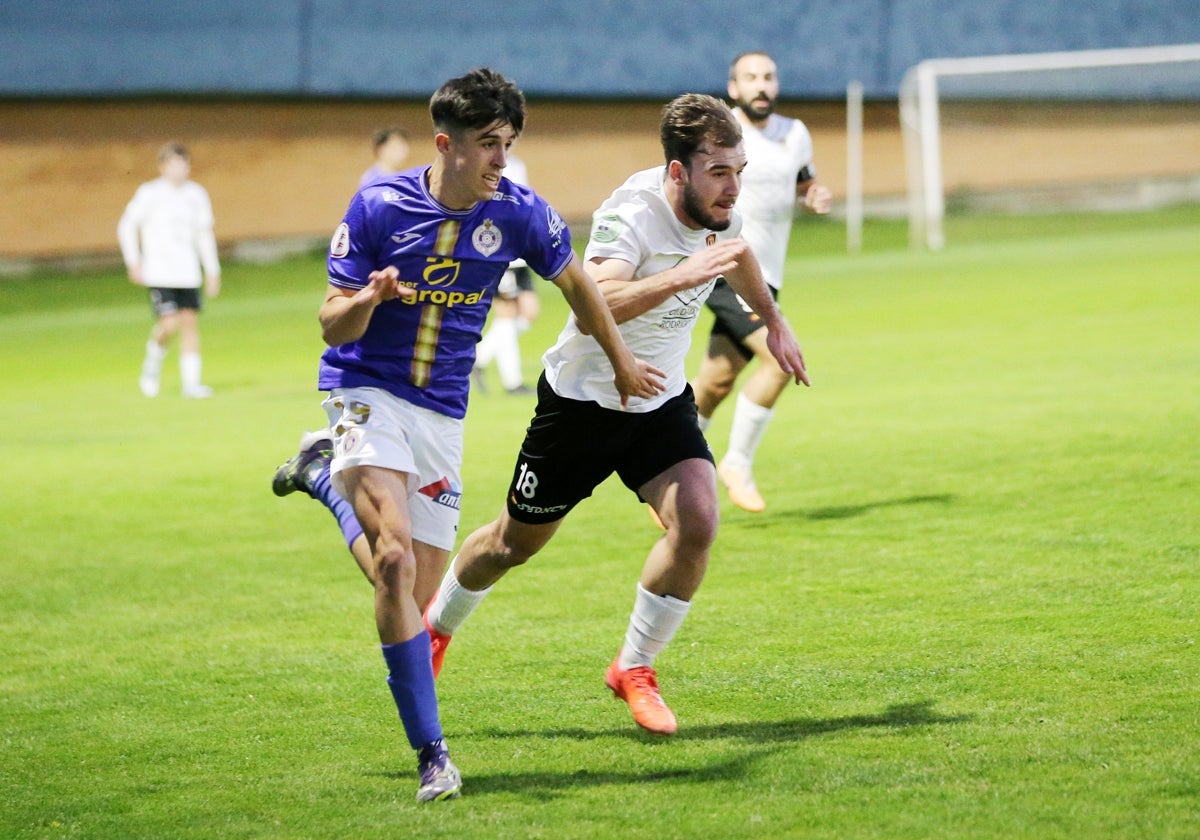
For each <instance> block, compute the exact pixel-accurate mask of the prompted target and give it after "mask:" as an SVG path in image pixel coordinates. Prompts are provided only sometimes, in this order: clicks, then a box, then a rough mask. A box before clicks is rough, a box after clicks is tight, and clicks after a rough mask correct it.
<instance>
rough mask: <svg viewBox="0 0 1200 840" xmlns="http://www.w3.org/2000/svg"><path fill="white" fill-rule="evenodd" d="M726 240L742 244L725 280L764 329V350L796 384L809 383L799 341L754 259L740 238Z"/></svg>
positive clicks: (752, 253) (756, 260)
mask: <svg viewBox="0 0 1200 840" xmlns="http://www.w3.org/2000/svg"><path fill="white" fill-rule="evenodd" d="M730 241H735V242H740V243H742V245H743V246H744V247H743V249H742V251H741V252H740V253H739V254H738V257H737V265H736V266H735V267H734V268H732V269H730V270H728V271H726V272H725V282H726V283H728V284H729V287H730V288H731V289H733V290H734V291H735V292H736V293H737V294H738V297H740V298H741V299H742V300H743V301H745V302H746V305H747V306H749V307H750V308H751V309H753V310H754V314H755V315H757V316H758V317H759V318H761V319H762V322H763V324H764V325H765V326H766V328H767V349H769V350H770V351H771V355H772V356H774V357H775V361H776V362H778V363H779V368H780V370H782V371H783V372H784V373H787V374H790V375H791V376H792V377H793V378H794V379H795V381H796V384H797V385H799V384H801V383H803V384H805V385H811V384H812V383H811V382H810V381H809V379H808V368H807V366H806V365H805V363H804V353H803V352H802V351H801V350H800V342H799V341H797V340H796V336H795V334H794V333H793V332H792V328H791V326H790V325H789V324H788V322H787V319H786V318H784V317H783V313H782V312H780V311H779V307H778V306H776V305H775V298H773V297H772V296H771V290H770V288H769V287H768V286H767V281H766V280H764V279H763V274H762V268H761V267H760V266H759V264H758V259H757V258H756V257H755V256H754V252H753V251H752V250H750V246H749V245H748V244H746V241H745V240H744V239H737V240H730Z"/></svg>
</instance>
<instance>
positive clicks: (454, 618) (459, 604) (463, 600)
mask: <svg viewBox="0 0 1200 840" xmlns="http://www.w3.org/2000/svg"><path fill="white" fill-rule="evenodd" d="M456 559H457V558H456ZM491 591H492V587H490V586H489V587H488V588H487V589H481V590H480V591H478V592H475V591H474V590H471V589H466V588H465V587H463V585H462V584H461V583H459V582H458V578H456V577H455V576H454V563H453V562H451V563H450V567H449V568H447V569H446V574H445V575H444V576H443V577H442V586H441V588H440V589H438V591H437V595H435V596H434V598H433V603H431V604H430V605H429V610H428V612H427V613H426V617H427V618H428V619H429V623H430V624H431V625H432V626H433V629H434V630H436V631H438V632H439V633H443V634H445V635H447V636H453V635H454V632H455V631H456V630H458V628H459V627H461V626H462V623H463V622H464V621H466V620H467V618H468V617H469V616H470V615H471V613H473V612H475V608H476V607H478V606H479V605H480V603H482V601H483V599H484V598H485V597H486V596H487V594H488V593H489V592H491Z"/></svg>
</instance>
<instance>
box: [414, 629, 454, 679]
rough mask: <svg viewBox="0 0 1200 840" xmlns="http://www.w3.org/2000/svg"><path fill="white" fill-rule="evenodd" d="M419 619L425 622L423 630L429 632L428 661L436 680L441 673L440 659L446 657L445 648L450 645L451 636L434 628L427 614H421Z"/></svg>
mask: <svg viewBox="0 0 1200 840" xmlns="http://www.w3.org/2000/svg"><path fill="white" fill-rule="evenodd" d="M421 621H423V622H425V630H426V632H428V633H429V646H430V648H432V649H433V656H432V657H430V661H431V662H432V663H433V678H434V679H435V680H436V679H437V676H438V674H440V673H442V661H443V660H445V658H446V648H447V647H449V646H450V639H451V638H453V637H452V636H447V635H444V634H442V633H439V632H438V631H436V630H434V629H433V625H432V624H430V623H429V618H428V616H426V615H422V616H421Z"/></svg>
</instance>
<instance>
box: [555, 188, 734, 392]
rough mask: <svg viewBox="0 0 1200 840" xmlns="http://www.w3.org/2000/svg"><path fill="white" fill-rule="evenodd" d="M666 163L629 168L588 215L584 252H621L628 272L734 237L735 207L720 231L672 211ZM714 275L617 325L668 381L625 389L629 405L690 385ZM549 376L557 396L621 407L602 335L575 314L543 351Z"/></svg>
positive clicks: (659, 267) (661, 266)
mask: <svg viewBox="0 0 1200 840" xmlns="http://www.w3.org/2000/svg"><path fill="white" fill-rule="evenodd" d="M666 175H667V170H666V167H665V166H659V167H656V168H654V169H647V170H644V171H642V172H638V173H636V174H634V175H632V176H631V177H630V178H629V180H628V181H626V182H625V183H624V184H623V185H621V186H620V187H619V188H618V189H617V190H616V192H614V193H613V194H612V195H611V196H610V197H609V198H608V200H607V201H605V202H604V203H603V204H602V205H600V208H599V209H598V210H596V212H595V213H594V214H593V215H592V234H591V238H590V239H589V241H588V245H587V249H586V250H585V251H584V260H585V261H588V260H591V259H594V258H600V259H618V260H624V261H625V262H627V263H630V264H631V265H633V266H634V272H633V280H631V281H630V282H632V283H636V282H637V281H638V280H640V279H643V278H646V277H650V276H652V275H654V274H659V273H660V272H663V271H666V270H667V269H670V268H674V267H675V266H676V265H678V264H679V263H680V262H682V261H683V260H685V259H686V258H687V257H689V256H691V255H692V254H694V253H695V252H696V251H699V250H700V249H702V248H704V247H705V246H706V245H708V244H709V243H710V242H716V241H717V240H718V239H732V238H736V237H737V235H738V234H739V232H740V230H741V226H742V222H741V216H740V215H738V213H737V211H736V210H735V211H734V213H733V221H732V223H731V224H730V226H729V228H728V229H727V230H724V231H720V232H714V231H710V230H692V229H691V228H688V227H685V226H684V224H683V223H682V222H680V221H679V219H678V218H677V217H676V216H675V212H674V211H673V210H672V209H671V205H670V204H669V203H668V201H667V198H666V195H665V194H664V193H663V181H664V179H665V178H666ZM715 282H716V280H715V279H714V280H710V281H709V282H707V283H704V284H703V285H700V286H696V287H695V288H691V289H686V290H684V291H682V292H678V293H676V294H675V295H673V296H672V297H670V298H668V299H667V300H666V301H664V302H663V303H661V304H659V305H658V306H656V307H654V308H653V309H651V310H649V311H648V312H644V313H643V314H641V315H639V316H637V317H636V318H631V319H630V320H628V321H626V322H625V323H623V324H620V325H618V329H619V330H620V332H621V337H622V338H623V339H624V340H625V343H626V344H627V345H628V346H629V349H630V350H632V351H633V354H634V355H635V356H637V357H638V358H639V359H643V360H645V361H646V362H649V363H650V364H652V365H654V366H655V367H656V368H658V369H659V370H661V371H663V372H665V373H666V383H665V385H666V387H665V389H664V390H663V391H662V393H660V394H659V395H658V396H656V397H652V398H650V399H640V398H638V397H630V398H629V405H628V408H627V410H628V411H633V412H647V411H651V410H653V409H655V408H657V407H658V406H660V405H662V404H663V403H665V402H666V401H667V400H669V399H671V398H672V397H676V396H678V395H679V394H681V393H683V389H684V387H685V386H686V385H687V377H686V375H685V374H684V357H685V356H687V352H688V348H689V347H690V346H691V341H692V328H693V327H694V326H695V325H696V318H697V316H698V315H699V314H700V310H701V308H702V307H703V306H704V301H705V300H706V299H707V298H708V295H709V292H711V291H712V287H713V284H714V283H715ZM542 362H543V364H544V365H545V366H546V381H547V382H549V383H550V387H551V388H553V389H554V391H555V392H556V393H557V394H558V395H559V396H562V397H566V398H567V399H572V400H589V401H591V402H594V403H597V404H599V405H600V406H602V407H604V408H609V409H614V410H620V408H621V397H620V394H618V393H617V389H616V387H615V386H614V385H613V369H612V364H611V363H610V362H609V361H608V357H607V356H605V355H604V350H603V349H601V347H600V345H599V343H598V342H597V341H596V340H595V339H594V338H592V337H591V336H587V335H584V334H583V333H581V332H580V330H579V326H578V325H577V324H576V322H575V319H574V317H568V318H567V325H566V326H565V327H564V328H563V331H562V332H561V333H560V334H559V336H558V341H557V342H556V343H555V344H554V346H553V347H551V348H550V349H549V350H547V351H546V354H545V355H544V356H543V357H542Z"/></svg>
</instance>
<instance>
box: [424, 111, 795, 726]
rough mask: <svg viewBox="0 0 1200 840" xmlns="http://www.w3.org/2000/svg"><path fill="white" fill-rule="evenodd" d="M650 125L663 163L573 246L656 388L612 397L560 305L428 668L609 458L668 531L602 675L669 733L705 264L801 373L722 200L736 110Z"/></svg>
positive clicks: (732, 167) (693, 548)
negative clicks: (507, 476) (494, 496)
mask: <svg viewBox="0 0 1200 840" xmlns="http://www.w3.org/2000/svg"><path fill="white" fill-rule="evenodd" d="M660 134H661V138H662V145H663V152H664V155H665V157H666V165H665V166H659V167H656V168H654V169H649V170H646V171H644V172H639V173H637V174H635V175H633V176H632V177H631V178H630V179H629V180H628V181H626V183H625V184H624V185H623V186H621V187H620V188H618V189H617V191H616V192H614V193H613V194H612V196H611V197H610V198H609V199H608V200H607V201H606V202H605V203H604V204H603V205H602V206H601V207H600V208H599V209H598V210H597V211H596V212H595V214H594V216H593V220H592V231H591V239H590V241H589V242H588V246H587V249H586V251H585V254H584V259H585V261H586V264H587V270H588V272H589V273H590V274H591V275H592V277H594V278H595V279H596V282H597V283H599V285H600V289H601V291H602V292H603V293H604V297H605V299H606V300H607V301H608V305H609V306H610V307H611V308H612V312H613V315H614V316H615V317H616V320H617V322H618V323H619V324H620V331H621V335H622V336H623V337H624V339H625V341H626V343H627V344H628V345H629V346H630V348H632V349H633V350H634V352H635V353H636V354H638V355H639V357H642V358H645V359H646V360H647V361H649V362H651V363H652V364H654V365H655V366H657V367H658V368H661V369H662V370H663V371H664V372H665V374H666V388H665V390H664V391H663V392H662V393H661V394H658V395H656V396H654V397H650V398H647V399H631V400H629V401H628V404H627V405H623V404H622V401H621V399H620V395H619V394H618V393H617V392H616V391H615V390H614V389H613V387H612V384H611V379H612V371H611V368H610V367H609V364H608V362H607V360H606V358H605V356H604V354H603V353H602V352H601V351H600V347H599V345H598V344H597V343H596V340H595V339H594V338H592V337H590V336H588V335H587V334H585V333H584V332H583V331H582V330H581V329H580V328H579V325H578V324H577V323H576V322H575V321H574V320H573V319H568V322H567V324H566V326H565V327H564V328H563V330H562V332H561V334H560V335H559V338H558V341H557V343H556V344H555V345H554V346H553V347H551V348H550V349H549V350H548V351H547V352H546V354H545V356H544V358H543V362H544V364H545V372H544V374H543V376H542V377H541V379H540V381H539V383H538V402H537V408H536V409H535V413H534V416H533V420H532V421H531V422H530V426H529V429H528V431H527V433H526V437H525V441H524V443H523V444H522V446H521V451H520V453H519V455H518V456H517V462H516V466H515V468H514V471H513V478H512V483H511V485H510V487H509V491H508V496H507V503H506V506H505V508H504V509H503V510H502V511H501V512H500V516H499V518H498V519H496V520H495V521H494V522H491V523H490V524H488V525H485V526H483V527H482V528H479V529H478V530H476V531H475V532H474V533H472V534H471V535H470V536H469V537H467V539H466V540H465V541H464V542H463V544H462V547H461V549H460V550H459V554H458V556H457V557H456V558H455V560H454V562H453V564H452V566H451V568H450V569H448V570H447V572H446V575H445V577H444V578H443V579H442V585H441V587H440V589H439V590H438V594H437V595H436V596H435V597H434V600H433V603H432V604H431V605H430V607H429V609H428V610H427V611H426V615H425V618H426V623H427V624H428V626H429V627H430V633H431V635H432V638H433V642H434V653H433V655H434V670H435V672H436V671H438V670H439V669H440V667H441V662H442V657H443V656H444V654H445V650H446V646H447V645H448V644H449V641H450V636H451V635H452V634H453V633H454V631H455V630H456V629H457V628H458V627H459V626H460V625H461V624H462V622H463V621H464V620H465V619H466V617H467V616H468V615H469V614H470V613H471V611H472V610H473V609H474V608H475V607H476V606H477V605H478V604H479V603H480V601H481V600H482V599H483V597H484V596H485V595H486V593H487V592H488V591H489V589H490V587H491V586H492V585H493V584H494V583H496V581H498V580H499V579H500V578H501V577H503V575H504V574H505V573H506V572H507V571H508V570H509V569H511V568H513V567H514V566H519V565H521V564H522V563H524V562H526V561H527V560H528V559H529V558H530V557H532V556H533V555H534V554H536V553H537V552H538V551H539V550H541V549H542V548H543V547H544V546H545V545H546V543H547V542H549V540H550V538H551V537H553V536H554V533H555V532H556V531H557V530H558V527H559V526H560V525H561V524H562V521H563V518H564V517H565V516H566V515H567V513H568V512H569V511H570V510H571V509H572V508H573V507H574V506H575V505H576V504H578V503H579V502H581V501H582V500H584V499H586V498H587V497H588V496H590V495H591V494H592V491H593V490H594V488H595V487H596V486H597V485H599V484H600V483H601V482H603V481H604V480H605V479H606V478H607V477H608V476H609V475H611V474H612V473H614V472H615V473H617V475H618V476H620V478H621V481H622V482H623V483H624V484H625V486H626V487H628V488H629V489H630V490H631V491H633V492H634V493H636V494H637V496H638V498H639V499H640V500H642V501H645V502H648V503H649V504H651V505H652V506H653V508H654V509H655V510H656V511H657V512H658V514H659V516H660V517H661V519H662V522H663V523H664V524H665V526H666V533H665V534H663V535H662V537H661V538H660V539H659V540H658V541H657V542H656V543H655V545H654V547H653V548H652V549H651V551H650V555H649V557H648V558H647V559H646V562H645V565H644V567H643V570H642V574H641V578H640V580H639V582H638V585H637V589H636V595H635V599H634V606H633V612H632V615H631V617H630V620H629V625H628V631H627V633H626V636H625V642H624V644H623V645H622V646H621V648H620V650H619V652H618V654H617V656H616V658H615V659H614V660H613V661H612V664H611V665H609V667H608V670H607V672H606V673H605V682H606V684H607V685H608V687H609V688H610V689H611V690H612V691H613V693H614V694H615V695H616V696H617V697H619V698H621V699H623V700H625V701H626V702H627V703H628V704H629V707H630V710H631V712H632V714H633V718H634V720H635V721H636V722H637V724H638V725H640V726H641V727H643V728H644V729H646V730H648V731H650V732H654V733H660V734H664V735H669V734H671V733H673V732H675V731H676V728H677V724H676V719H675V715H674V714H673V713H672V712H671V710H670V709H669V708H668V707H667V705H666V704H665V703H664V702H663V699H662V696H661V694H660V693H659V689H658V681H657V674H656V672H655V670H654V667H653V666H654V660H655V657H656V656H657V655H658V653H659V652H660V651H661V650H662V649H663V648H664V647H665V646H666V644H667V643H668V642H669V641H670V640H671V638H672V636H673V635H674V634H675V631H676V630H677V629H678V627H679V626H680V624H681V623H682V622H683V619H684V616H685V615H686V614H687V612H688V608H689V607H690V606H691V599H692V596H693V595H694V594H695V593H696V591H697V589H698V588H699V586H700V582H701V580H702V579H703V577H704V573H705V570H706V568H707V565H708V557H709V549H710V546H711V545H712V542H713V538H714V537H715V536H716V532H717V516H718V505H717V487H716V479H715V473H714V467H713V460H712V454H711V452H710V451H709V448H708V444H707V443H705V440H704V436H703V434H702V433H701V432H700V428H699V426H697V424H696V405H695V402H694V400H693V398H692V391H691V387H690V386H689V385H688V382H687V378H686V376H685V373H684V357H685V355H686V354H687V350H688V346H689V344H690V342H691V332H692V328H693V327H694V326H695V324H696V319H697V317H698V316H699V314H700V311H701V307H702V306H703V305H704V300H705V298H706V297H708V294H709V292H710V291H711V290H712V288H713V285H714V284H715V283H716V281H717V278H719V277H721V276H724V277H725V278H726V279H727V280H728V282H729V283H730V285H732V286H733V288H734V289H736V290H737V292H738V293H739V294H740V295H741V296H742V297H743V298H744V299H745V300H746V301H747V302H748V303H749V304H750V305H751V306H752V307H753V309H754V311H755V312H756V313H757V314H758V316H759V317H760V318H762V320H763V323H764V324H766V326H767V332H768V343H769V344H770V347H771V349H772V352H773V353H774V354H775V358H776V359H777V361H778V364H779V366H780V368H782V369H784V370H787V371H789V374H790V375H791V376H792V377H794V378H795V380H796V382H798V383H799V382H804V383H806V384H807V382H808V377H807V374H806V372H805V368H804V357H803V356H802V355H801V352H800V346H799V344H798V343H797V342H796V338H795V336H793V335H792V331H791V329H790V328H789V327H788V325H787V323H786V322H785V321H784V318H783V316H782V315H781V314H780V312H779V310H778V309H776V307H775V302H774V300H773V299H772V297H771V293H770V290H769V289H768V287H767V285H766V283H765V282H764V281H763V278H762V274H761V272H760V270H759V267H758V262H757V261H756V260H755V258H754V255H753V253H752V252H751V250H750V248H749V246H748V245H747V244H746V241H745V240H744V239H742V238H740V237H739V236H738V233H739V230H740V228H741V220H740V218H739V216H738V214H737V211H735V210H734V203H735V202H736V201H737V198H738V193H739V191H740V188H741V173H742V168H743V167H744V166H745V163H746V156H745V152H744V151H743V149H742V132H741V128H740V127H739V124H738V122H737V120H736V119H735V118H734V116H733V114H732V113H731V112H730V110H729V108H728V107H727V106H726V105H725V104H724V103H723V102H721V101H720V100H719V99H714V98H713V97H711V96H704V95H699V94H685V95H683V96H681V97H678V98H676V99H675V100H673V101H672V102H671V103H669V104H668V105H667V106H666V108H665V109H664V111H663V116H662V121H661V125H660ZM586 574H587V571H586V570H582V569H581V570H580V576H581V578H582V577H584V576H586Z"/></svg>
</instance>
